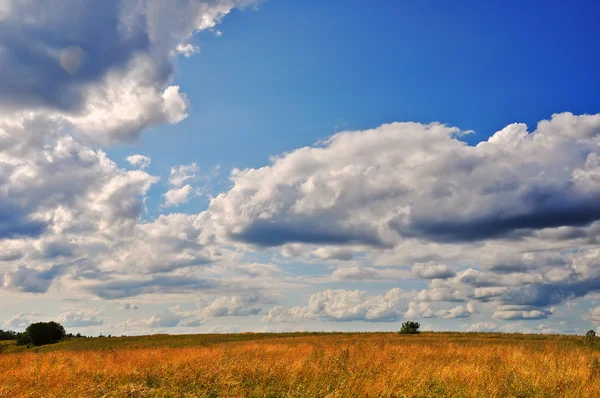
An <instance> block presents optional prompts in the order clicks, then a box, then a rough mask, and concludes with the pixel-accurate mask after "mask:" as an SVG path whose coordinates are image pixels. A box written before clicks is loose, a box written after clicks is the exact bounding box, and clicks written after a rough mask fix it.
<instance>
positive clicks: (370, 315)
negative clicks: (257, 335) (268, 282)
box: [263, 288, 407, 322]
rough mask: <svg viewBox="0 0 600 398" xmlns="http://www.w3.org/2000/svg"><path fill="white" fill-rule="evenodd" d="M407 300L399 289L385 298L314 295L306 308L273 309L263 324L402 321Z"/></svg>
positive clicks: (353, 293) (354, 294)
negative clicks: (315, 320) (314, 321)
mask: <svg viewBox="0 0 600 398" xmlns="http://www.w3.org/2000/svg"><path fill="white" fill-rule="evenodd" d="M406 297H407V296H406V294H405V292H403V291H402V290H401V289H399V288H394V289H391V290H390V291H388V292H387V293H386V294H384V295H382V296H369V295H368V294H367V292H365V291H362V290H341V289H340V290H325V291H323V292H320V293H316V294H313V295H312V296H310V299H309V301H308V305H307V306H305V307H299V306H298V307H293V308H286V307H281V306H275V307H273V308H271V309H270V310H269V312H268V313H267V315H266V316H264V317H263V322H291V321H294V320H299V319H319V320H329V321H359V320H360V321H371V322H393V321H397V320H399V319H401V318H402V316H403V314H404V311H405V310H406V307H407V301H406Z"/></svg>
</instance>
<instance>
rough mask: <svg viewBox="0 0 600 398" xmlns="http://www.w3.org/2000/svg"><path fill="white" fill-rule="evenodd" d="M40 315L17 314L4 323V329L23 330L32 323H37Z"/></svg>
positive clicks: (31, 313) (33, 313)
mask: <svg viewBox="0 0 600 398" xmlns="http://www.w3.org/2000/svg"><path fill="white" fill-rule="evenodd" d="M39 318H40V314H38V313H37V312H30V313H24V312H19V313H18V314H15V315H14V316H12V317H11V318H10V319H9V320H8V321H6V322H4V327H5V328H9V329H15V328H17V329H24V328H26V327H27V326H29V325H31V324H32V323H34V322H38V321H39Z"/></svg>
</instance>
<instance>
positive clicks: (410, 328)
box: [400, 321, 421, 334]
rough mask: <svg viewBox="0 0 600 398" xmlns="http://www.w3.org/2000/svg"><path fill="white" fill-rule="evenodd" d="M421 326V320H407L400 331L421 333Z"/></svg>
mask: <svg viewBox="0 0 600 398" xmlns="http://www.w3.org/2000/svg"><path fill="white" fill-rule="evenodd" d="M420 327H421V324H419V322H414V321H406V322H403V323H402V328H401V329H400V333H401V334H417V333H421V332H420V331H419V328H420Z"/></svg>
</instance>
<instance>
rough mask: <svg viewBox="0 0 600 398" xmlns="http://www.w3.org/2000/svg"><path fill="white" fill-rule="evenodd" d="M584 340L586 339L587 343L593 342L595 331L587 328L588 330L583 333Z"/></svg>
mask: <svg viewBox="0 0 600 398" xmlns="http://www.w3.org/2000/svg"><path fill="white" fill-rule="evenodd" d="M585 341H587V342H588V343H595V342H596V332H594V331H593V330H588V332H587V333H586V334H585Z"/></svg>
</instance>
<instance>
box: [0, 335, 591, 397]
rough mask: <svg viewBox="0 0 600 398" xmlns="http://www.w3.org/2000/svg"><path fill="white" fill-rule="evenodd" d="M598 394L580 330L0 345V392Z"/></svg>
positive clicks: (53, 394) (58, 394)
mask: <svg viewBox="0 0 600 398" xmlns="http://www.w3.org/2000/svg"><path fill="white" fill-rule="evenodd" d="M20 396H36V397H37V396H40V397H41V396H44V397H61V396H62V397H80V396H86V397H87V396H90V397H113V396H114V397H146V396H148V397H180V396H188V397H198V396H200V397H203V396H204V397H379V396H384V397H540V398H541V397H600V351H599V350H598V349H597V347H593V346H590V345H588V344H586V343H585V341H584V340H583V338H582V337H580V336H542V335H520V334H494V333H422V334H419V335H399V334H396V333H321V334H317V333H293V334H292V333H290V334H231V335H185V336H165V335H159V336H145V337H123V338H95V339H78V340H71V341H67V342H64V343H60V344H55V345H52V346H44V347H40V348H29V349H25V348H22V347H15V346H13V345H11V344H7V343H4V344H2V345H0V397H20Z"/></svg>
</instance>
